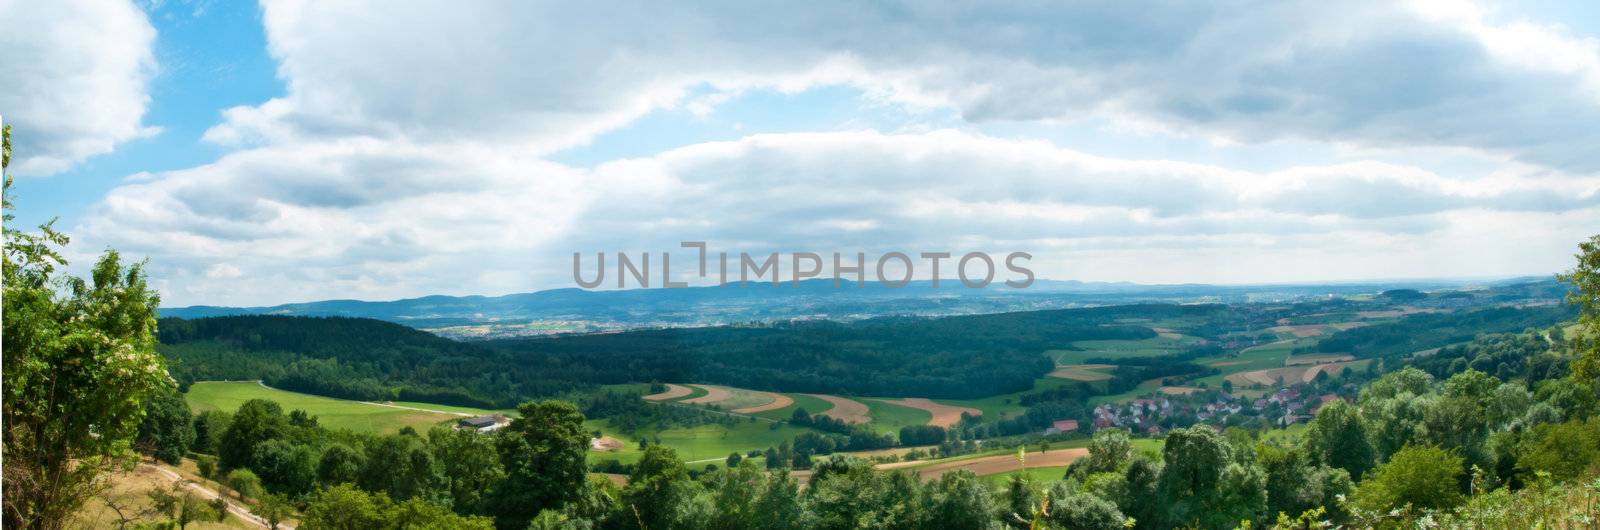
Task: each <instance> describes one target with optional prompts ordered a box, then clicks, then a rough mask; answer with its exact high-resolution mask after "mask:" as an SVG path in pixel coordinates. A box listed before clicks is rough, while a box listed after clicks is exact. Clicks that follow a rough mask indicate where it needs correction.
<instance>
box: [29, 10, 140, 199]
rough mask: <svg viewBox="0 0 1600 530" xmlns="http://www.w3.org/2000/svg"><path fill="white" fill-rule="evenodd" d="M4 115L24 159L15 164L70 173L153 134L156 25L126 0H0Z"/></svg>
mask: <svg viewBox="0 0 1600 530" xmlns="http://www.w3.org/2000/svg"><path fill="white" fill-rule="evenodd" d="M0 21H4V31H0V49H3V50H5V53H0V72H5V82H4V84H3V85H0V114H3V115H4V116H5V119H6V123H8V124H10V125H11V126H12V129H13V132H12V141H13V142H15V143H16V152H17V153H18V156H19V158H18V159H17V160H15V161H13V162H14V163H13V165H12V166H11V171H12V172H13V173H15V174H17V175H23V176H39V175H50V174H54V173H59V172H61V171H64V170H66V169H68V168H70V167H72V166H73V165H74V164H77V163H78V162H81V161H83V160H84V159H86V158H88V157H91V156H94V155H99V154H104V153H109V152H111V150H112V149H114V148H116V146H117V144H120V143H123V142H127V141H129V140H133V139H136V138H141V137H145V136H149V135H152V134H155V133H156V132H157V129H156V128H154V127H149V126H145V125H143V124H142V123H141V121H140V120H141V119H142V117H143V116H144V113H145V109H146V107H147V106H148V103H149V101H150V97H149V93H148V85H149V81H150V78H151V76H153V75H154V73H155V69H156V64H155V57H154V55H153V54H152V52H151V48H152V46H153V44H154V42H155V37H156V31H155V28H153V27H151V26H150V22H149V20H148V19H147V18H146V17H145V14H144V12H143V11H140V10H139V8H137V7H135V6H134V5H133V4H132V3H130V2H124V1H109V2H95V1H78V0H74V1H50V2H35V1H27V0H0Z"/></svg>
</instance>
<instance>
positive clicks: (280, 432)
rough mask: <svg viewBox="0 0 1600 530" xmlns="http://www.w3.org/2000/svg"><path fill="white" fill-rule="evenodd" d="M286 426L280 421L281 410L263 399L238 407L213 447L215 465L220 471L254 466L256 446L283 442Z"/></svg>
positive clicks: (287, 423)
mask: <svg viewBox="0 0 1600 530" xmlns="http://www.w3.org/2000/svg"><path fill="white" fill-rule="evenodd" d="M288 430H289V422H288V420H286V419H285V418H284V417H283V407H280V406H278V404H277V403H276V402H273V401H269V400H265V399H252V400H250V401H246V402H244V404H243V405H239V411H238V412H235V413H234V414H233V419H232V420H231V421H229V422H228V430H227V432H224V433H223V434H222V441H221V443H220V444H219V445H218V447H217V457H218V463H219V464H221V465H222V469H224V470H231V469H235V468H240V467H250V465H251V464H252V463H254V460H253V458H254V457H255V449H256V444H259V443H261V442H265V441H268V440H277V439H280V438H283V437H284V436H285V435H286V434H287V432H288Z"/></svg>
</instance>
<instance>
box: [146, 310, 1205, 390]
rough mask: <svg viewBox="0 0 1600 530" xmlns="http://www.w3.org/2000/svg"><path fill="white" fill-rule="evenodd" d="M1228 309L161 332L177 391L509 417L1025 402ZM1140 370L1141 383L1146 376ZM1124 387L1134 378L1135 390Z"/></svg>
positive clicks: (266, 325)
mask: <svg viewBox="0 0 1600 530" xmlns="http://www.w3.org/2000/svg"><path fill="white" fill-rule="evenodd" d="M1226 310H1227V309H1226V308H1225V307H1224V306H1193V305H1190V306H1178V305H1135V306H1115V307H1105V308H1091V309H1070V310H1055V311H1034V312H1023V313H1004V314H996V315H976V316H957V317H943V318H906V317H900V318H878V319H870V320H864V321H859V322H851V323H837V322H826V321H815V322H812V321H801V322H790V323H779V324H772V325H762V326H723V327H709V328H688V329H662V330H645V331H633V332H626V333H612V334H593V335H575V336H562V337H552V338H542V339H520V340H502V341H492V342H487V343H463V342H456V341H451V340H447V339H443V338H439V337H436V336H433V335H431V334H428V333H425V332H422V331H418V330H415V329H411V328H407V327H405V326H401V325H398V324H392V323H388V322H382V321H377V320H370V319H355V318H341V317H284V316H231V317H211V318H202V319H195V320H184V319H176V318H167V319H162V321H161V327H160V330H161V332H160V339H161V344H160V346H158V350H159V351H160V352H161V353H163V354H165V355H166V356H167V357H168V358H169V359H170V360H171V364H172V373H173V376H174V377H175V378H177V379H178V381H179V382H180V384H188V383H190V382H193V381H200V380H219V379H222V380H225V379H262V380H265V381H266V382H267V383H268V384H270V385H272V386H274V387H278V388H283V389H287V390H295V391H300V392H307V393H312V394H320V395H327V396H332V397H340V398H350V399H364V400H374V399H401V400H414V401H427V402H433V403H442V404H452V405H465V406H482V407H491V408H504V407H510V406H514V405H515V404H516V403H519V402H521V401H522V400H526V399H531V398H538V397H549V396H556V395H562V394H563V393H565V392H569V391H572V390H576V389H581V388H586V387H587V386H588V385H594V384H606V383H628V382H648V381H699V382H708V383H717V384H726V385H732V386H737V387H742V388H753V389H760V390H776V391H792V392H819V393H841V394H848V395H884V396H900V395H917V396H926V397H935V398H975V397H984V396H991V395H995V394H1003V393H1007V392H1015V391H1019V390H1026V389H1029V388H1031V387H1032V385H1033V381H1034V380H1035V379H1038V378H1039V377H1040V376H1042V375H1044V374H1045V373H1046V372H1049V371H1050V370H1051V368H1052V367H1053V363H1051V362H1050V360H1049V359H1047V358H1045V356H1044V355H1043V353H1044V352H1045V351H1047V350H1050V349H1054V348H1060V347H1063V346H1064V345H1068V344H1070V343H1071V342H1073V341H1078V340H1096V339H1144V338H1150V337H1154V336H1155V332H1154V331H1151V330H1150V329H1149V328H1148V327H1143V326H1134V325H1121V324H1117V323H1116V321H1117V320H1118V319H1122V318H1129V317H1140V318H1166V317H1184V316H1206V315H1213V314H1217V313H1222V312H1225V311H1226ZM1147 370H1148V369H1147ZM1130 377H1131V376H1130Z"/></svg>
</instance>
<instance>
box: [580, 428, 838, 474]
mask: <svg viewBox="0 0 1600 530" xmlns="http://www.w3.org/2000/svg"><path fill="white" fill-rule="evenodd" d="M772 425H773V424H771V423H768V422H764V421H756V422H751V421H740V422H739V423H737V424H735V425H734V426H733V427H725V426H722V425H699V426H695V427H685V428H676V429H667V430H663V431H658V432H654V433H650V434H648V435H646V436H645V437H646V438H649V439H650V440H651V442H652V443H653V442H654V441H655V439H656V438H660V439H661V445H663V446H666V447H670V448H672V449H673V450H675V451H677V452H678V458H681V459H683V460H684V461H685V462H690V463H696V462H698V461H710V460H722V459H724V458H727V457H728V453H734V452H737V453H739V454H744V453H746V452H748V451H751V450H757V449H759V450H765V449H766V448H768V447H775V446H777V445H778V443H779V442H784V441H789V440H793V439H794V437H795V436H796V435H799V434H800V433H802V432H807V431H808V430H807V429H802V428H798V427H791V426H789V425H782V426H780V427H779V428H777V429H773V428H772ZM584 427H585V428H587V429H589V430H598V431H600V432H602V433H604V434H605V435H606V436H610V437H612V438H616V439H618V440H621V441H622V442H623V448H622V449H620V450H618V451H614V452H591V453H589V460H590V461H591V462H601V461H605V460H613V459H614V460H617V461H619V462H622V463H624V464H630V463H633V462H637V461H638V460H639V456H640V453H641V452H640V451H639V440H638V439H637V438H635V437H633V436H628V435H624V434H621V433H618V432H615V431H613V430H612V429H611V428H610V425H608V423H607V422H606V421H605V420H590V421H587V422H584ZM699 463H705V462H699ZM696 465H697V466H698V464H696Z"/></svg>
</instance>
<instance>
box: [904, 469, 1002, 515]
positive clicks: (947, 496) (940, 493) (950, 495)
mask: <svg viewBox="0 0 1600 530" xmlns="http://www.w3.org/2000/svg"><path fill="white" fill-rule="evenodd" d="M924 490H925V491H924V494H923V502H924V503H925V506H926V508H924V517H926V518H927V519H926V521H927V522H928V523H930V524H934V525H937V526H940V527H943V528H998V527H999V522H998V521H995V520H994V515H993V514H994V512H995V504H994V496H993V494H992V493H991V492H990V491H989V487H988V486H987V485H985V484H984V483H983V482H980V481H979V480H978V476H977V475H975V474H973V473H972V471H968V470H965V469H962V470H958V471H952V472H947V473H944V474H942V475H939V478H937V479H934V481H933V482H930V483H928V485H927V486H926V487H925V488H924Z"/></svg>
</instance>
